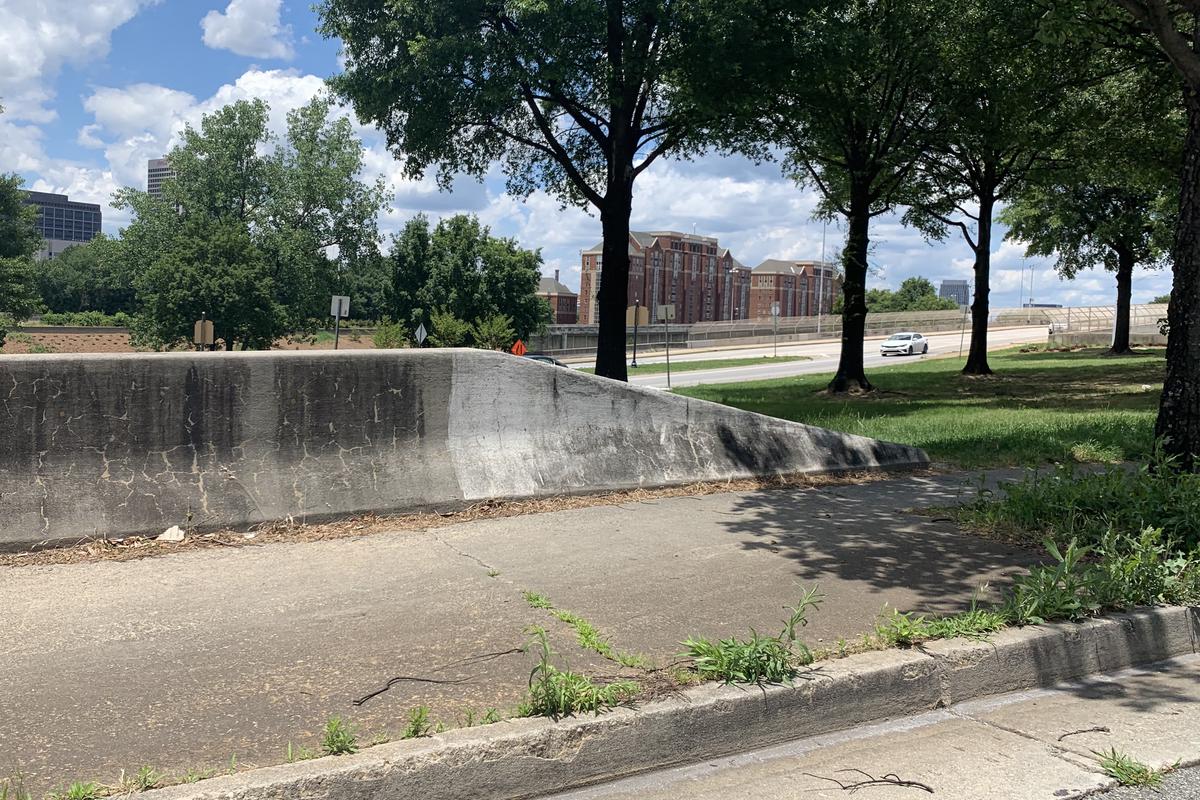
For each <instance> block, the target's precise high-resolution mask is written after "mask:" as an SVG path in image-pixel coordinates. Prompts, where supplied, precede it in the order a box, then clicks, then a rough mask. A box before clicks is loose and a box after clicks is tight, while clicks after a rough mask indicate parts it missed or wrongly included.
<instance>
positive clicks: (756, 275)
mask: <svg viewBox="0 0 1200 800" xmlns="http://www.w3.org/2000/svg"><path fill="white" fill-rule="evenodd" d="M818 291H819V292H820V293H821V295H823V299H822V301H821V303H820V311H821V313H822V314H828V313H830V311H831V309H832V308H833V299H834V298H835V297H837V296H838V293H840V292H841V291H842V281H841V279H840V278H839V277H838V273H837V269H836V268H835V266H834V265H833V264H831V263H829V262H825V263H824V264H822V263H821V262H820V261H780V260H778V259H773V258H769V259H767V260H766V261H764V262H762V263H761V264H759V265H758V266H757V267H755V268H754V269H753V270H752V271H751V273H750V317H751V318H753V319H765V318H768V317H770V316H771V306H772V304H774V303H779V316H781V317H815V316H816V315H817V310H818V304H817V293H818Z"/></svg>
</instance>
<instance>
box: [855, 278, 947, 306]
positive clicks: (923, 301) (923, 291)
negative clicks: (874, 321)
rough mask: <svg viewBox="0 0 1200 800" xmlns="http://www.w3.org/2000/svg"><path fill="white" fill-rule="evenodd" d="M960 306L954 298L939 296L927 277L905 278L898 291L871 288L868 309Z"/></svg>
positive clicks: (868, 295)
mask: <svg viewBox="0 0 1200 800" xmlns="http://www.w3.org/2000/svg"><path fill="white" fill-rule="evenodd" d="M956 308H958V303H956V302H954V301H953V300H950V299H947V298H942V297H938V296H937V291H936V290H935V289H934V288H933V284H932V283H930V282H929V280H928V279H927V278H921V277H913V278H905V279H904V281H903V282H902V283H901V284H900V288H899V289H898V290H897V291H894V292H892V291H889V290H887V289H869V290H868V291H867V309H868V310H870V311H873V312H876V313H883V312H895V311H952V310H954V309H956Z"/></svg>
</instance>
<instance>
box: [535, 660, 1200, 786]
mask: <svg viewBox="0 0 1200 800" xmlns="http://www.w3.org/2000/svg"><path fill="white" fill-rule="evenodd" d="M1198 675H1200V658H1197V657H1196V656H1190V657H1181V658H1177V659H1174V660H1172V661H1168V662H1162V663H1159V664H1154V665H1147V666H1145V667H1140V668H1135V669H1129V670H1124V671H1122V672H1118V673H1110V674H1107V675H1098V676H1094V677H1090V678H1087V679H1085V680H1081V681H1072V682H1068V683H1064V684H1061V685H1059V686H1057V687H1055V688H1053V689H1042V690H1038V691H1033V692H1020V693H1015V694H1009V695H1002V696H999V697H994V698H989V699H987V700H984V701H978V702H971V703H963V704H960V705H956V706H952V707H951V708H949V709H947V710H943V711H934V712H931V713H927V714H922V715H918V716H915V717H911V718H908V719H904V720H897V721H895V722H888V723H883V724H879V725H870V726H863V727H860V728H857V729H852V730H847V731H843V732H839V733H835V734H828V735H823V736H814V737H812V738H805V739H801V740H799V741H795V742H790V743H788V744H784V745H779V746H775V747H771V748H766V749H760V750H754V751H751V752H746V753H743V754H740V755H737V756H732V757H729V758H722V759H710V760H707V761H706V762H704V763H701V764H696V765H694V766H686V767H677V768H674V769H667V770H660V771H656V772H652V773H648V774H645V775H641V776H638V777H634V778H629V779H625V780H621V781H616V782H614V783H609V784H605V785H601V786H595V787H590V788H584V789H578V790H574V791H569V792H565V793H561V794H555V795H552V797H553V799H554V800H633V798H637V800H673V799H674V798H678V797H687V798H691V799H692V800H726V798H730V797H753V798H761V800H808V799H809V798H828V800H833V798H844V797H846V796H847V795H848V794H849V793H850V792H848V791H847V790H844V789H842V788H841V787H839V786H838V784H837V783H835V782H833V781H832V780H829V779H830V778H832V779H836V780H838V781H841V782H842V783H844V784H847V785H849V784H853V783H855V782H856V781H861V780H865V779H866V777H867V776H866V775H864V774H862V773H859V772H856V770H863V771H864V772H865V773H869V774H870V776H873V777H876V778H882V777H883V776H885V775H893V776H895V777H897V778H899V779H901V780H907V781H913V782H919V783H922V784H924V785H926V786H928V787H929V788H930V789H932V790H933V795H932V796H933V797H950V798H955V800H1060V799H1061V798H1078V797H1083V796H1091V795H1092V794H1093V793H1095V792H1097V791H1100V790H1103V789H1105V788H1108V787H1112V786H1113V785H1114V784H1115V781H1113V780H1112V779H1111V778H1109V777H1108V776H1106V775H1104V774H1103V772H1102V771H1101V770H1100V768H1099V764H1098V763H1097V758H1096V755H1095V752H1094V751H1103V750H1107V749H1108V748H1110V747H1115V748H1116V749H1117V750H1119V751H1122V752H1125V753H1128V754H1130V755H1132V756H1133V757H1135V758H1139V759H1141V760H1143V761H1144V762H1146V763H1148V764H1150V765H1151V766H1153V767H1156V768H1160V767H1165V766H1169V765H1170V764H1172V763H1174V762H1175V761H1176V760H1180V761H1181V762H1182V763H1184V764H1189V763H1196V762H1197V761H1200V733H1198V731H1200V719H1198V718H1197V713H1198V712H1197V709H1200V680H1198V679H1197V678H1198ZM1098 727H1103V728H1107V729H1108V730H1107V731H1094V732H1090V733H1079V734H1074V735H1067V736H1065V738H1062V739H1060V738H1059V737H1063V736H1064V734H1072V733H1073V732H1074V731H1079V730H1083V729H1087V728H1098ZM1181 778H1182V779H1181V780H1179V781H1174V780H1172V779H1171V778H1170V777H1168V781H1167V783H1168V787H1169V786H1170V785H1171V784H1177V785H1178V786H1179V787H1180V791H1179V792H1178V793H1173V792H1171V791H1170V789H1169V788H1168V791H1167V793H1166V794H1165V795H1161V796H1163V797H1166V798H1179V799H1180V800H1182V799H1183V798H1189V800H1190V799H1191V798H1195V797H1197V796H1200V795H1196V794H1195V793H1194V792H1191V791H1188V789H1189V788H1190V787H1195V786H1198V785H1200V783H1197V781H1196V780H1195V775H1188V774H1185V775H1184V776H1181ZM860 793H861V795H862V796H865V797H872V798H884V800H892V799H893V798H897V799H899V800H911V798H914V797H926V796H928V795H927V794H926V792H925V791H923V790H922V789H920V788H917V787H914V786H888V785H872V786H866V787H862V788H861V789H860V790H858V791H856V792H855V794H860ZM1104 796H1105V797H1107V795H1104ZM1113 797H1114V800H1115V798H1116V797H1121V798H1132V797H1139V798H1150V797H1160V795H1158V794H1154V793H1151V792H1145V793H1138V792H1132V791H1120V792H1116V793H1114V795H1113Z"/></svg>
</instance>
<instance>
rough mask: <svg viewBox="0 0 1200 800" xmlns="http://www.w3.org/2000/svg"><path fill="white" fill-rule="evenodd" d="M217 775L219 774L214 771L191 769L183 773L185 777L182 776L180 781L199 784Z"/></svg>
mask: <svg viewBox="0 0 1200 800" xmlns="http://www.w3.org/2000/svg"><path fill="white" fill-rule="evenodd" d="M216 774H217V771H216V770H214V769H194V768H193V769H189V770H188V771H187V772H185V773H183V775H181V776H180V778H179V780H180V782H181V783H199V782H200V781H206V780H208V779H209V778H211V777H213V776H214V775H216Z"/></svg>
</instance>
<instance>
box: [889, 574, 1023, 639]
mask: <svg viewBox="0 0 1200 800" xmlns="http://www.w3.org/2000/svg"><path fill="white" fill-rule="evenodd" d="M986 589H987V586H986V585H984V586H982V587H980V589H978V590H977V591H976V592H975V594H974V595H973V596H972V597H971V608H970V609H969V610H968V611H964V612H962V613H961V614H951V615H949V616H945V617H938V616H925V615H923V614H914V613H912V612H903V613H902V612H900V611H899V610H896V609H892V613H891V614H890V615H888V614H887V607H886V606H885V607H884V613H883V614H882V615H881V616H880V618H879V620H878V621H876V623H875V637H876V638H877V639H878V640H879V641H880V642H881V643H882V644H884V645H887V646H888V647H895V646H899V647H912V646H913V645H916V644H920V643H921V642H925V641H929V640H931V639H971V640H973V641H987V640H988V639H989V638H990V637H991V636H992V634H994V633H996V632H998V631H1001V630H1003V629H1004V628H1006V627H1007V626H1008V625H1009V623H1010V621H1011V620H1010V616H1009V612H1008V611H1007V610H1005V609H1004V608H981V607H980V605H979V595H980V594H981V593H982V592H983V591H985V590H986Z"/></svg>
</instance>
